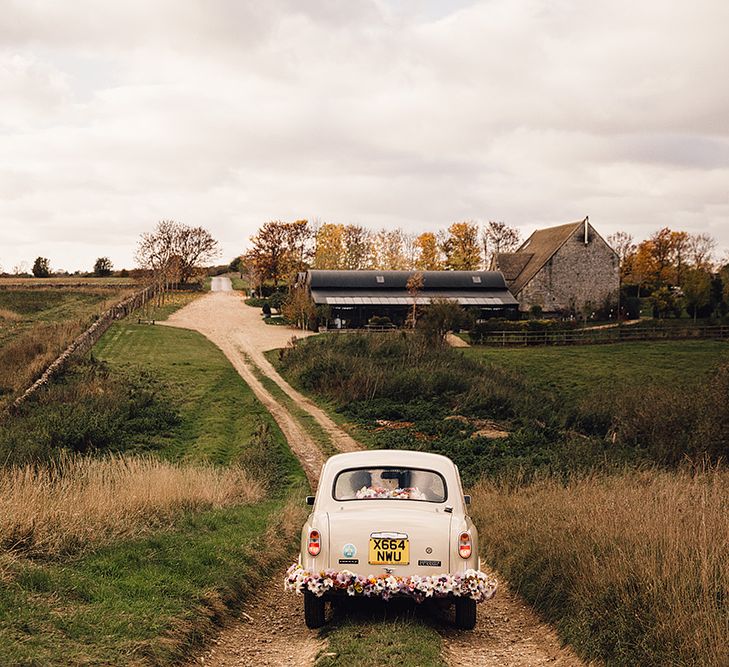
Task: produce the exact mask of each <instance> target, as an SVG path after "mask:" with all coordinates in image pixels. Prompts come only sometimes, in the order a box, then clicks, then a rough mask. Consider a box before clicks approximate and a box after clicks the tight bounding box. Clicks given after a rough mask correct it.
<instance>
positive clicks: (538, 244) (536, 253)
mask: <svg viewBox="0 0 729 667" xmlns="http://www.w3.org/2000/svg"><path fill="white" fill-rule="evenodd" d="M586 222H587V221H586V220H578V221H577V222H570V223H568V224H566V225H558V226H557V227H547V229H538V230H537V231H535V232H534V233H533V234H532V235H531V236H530V237H529V238H528V239H527V240H526V241H524V243H522V244H521V246H520V247H519V248H518V249H517V251H516V252H513V253H501V254H499V255H498V256H497V262H498V266H499V269H500V270H502V271H503V272H504V275H505V277H506V279H507V280H510V281H511V285H510V286H509V289H510V290H511V293H512V294H518V293H519V292H520V291H521V290H522V289H523V288H524V286H525V285H526V284H527V283H528V282H529V281H530V280H531V279H532V278H533V277H534V276H536V275H537V273H539V270H540V269H541V268H542V267H543V266H544V265H545V264H546V263H547V262H548V261H549V260H550V259H552V256H553V255H554V253H556V252H557V251H558V250H559V249H560V248H561V247H562V246H563V245H564V244H565V243H566V242H567V240H568V239H569V238H570V236H572V234H574V233H575V232H576V231H577V230H578V229H579V228H580V227H581V226H582V225H584V224H586ZM587 224H589V223H587ZM527 257H528V259H527V260H526V261H524V260H523V258H527ZM502 262H505V265H502ZM520 264H521V265H522V267H521V269H520V270H519V271H518V273H516V275H514V277H513V278H510V277H509V276H508V275H507V270H505V269H504V268H502V267H504V266H506V267H508V271H509V273H513V272H514V271H516V269H517V268H518V267H519V265H520Z"/></svg>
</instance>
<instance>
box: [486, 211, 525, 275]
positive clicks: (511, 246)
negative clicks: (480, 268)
mask: <svg viewBox="0 0 729 667" xmlns="http://www.w3.org/2000/svg"><path fill="white" fill-rule="evenodd" d="M481 240H482V241H483V252H484V259H485V262H486V267H489V266H490V265H491V261H492V259H493V256H494V255H498V254H499V253H502V252H514V251H515V250H516V249H517V248H518V247H519V244H520V243H521V234H520V233H519V230H518V229H517V228H516V227H510V226H509V225H507V224H506V223H504V222H495V221H493V220H489V222H488V223H486V226H485V227H484V229H483V233H482V235H481Z"/></svg>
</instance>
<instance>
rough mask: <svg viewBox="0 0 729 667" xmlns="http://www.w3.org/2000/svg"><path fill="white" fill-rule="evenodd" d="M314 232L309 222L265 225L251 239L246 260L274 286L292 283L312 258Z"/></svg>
mask: <svg viewBox="0 0 729 667" xmlns="http://www.w3.org/2000/svg"><path fill="white" fill-rule="evenodd" d="M311 240H312V232H311V228H310V227H309V224H308V221H306V220H296V221H295V222H282V221H281V220H272V221H270V222H266V223H264V224H263V225H262V226H261V228H260V229H259V230H258V231H257V232H256V233H255V234H254V235H253V236H252V237H251V243H252V247H251V249H250V250H249V251H248V252H247V253H246V255H245V260H246V262H247V263H248V264H249V265H250V267H251V271H252V272H253V273H254V274H255V275H256V276H257V277H258V278H259V279H260V281H261V282H262V281H265V280H268V281H270V282H272V283H273V286H274V288H275V287H277V286H278V285H279V284H280V283H281V282H282V281H283V282H286V283H288V284H291V283H293V281H294V279H295V278H296V274H297V273H298V272H299V271H303V270H304V269H305V268H306V267H307V265H308V260H309V258H310V256H311V252H312V248H311Z"/></svg>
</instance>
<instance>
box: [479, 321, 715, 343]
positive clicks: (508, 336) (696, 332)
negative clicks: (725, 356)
mask: <svg viewBox="0 0 729 667" xmlns="http://www.w3.org/2000/svg"><path fill="white" fill-rule="evenodd" d="M479 338H480V340H476V341H472V342H473V343H475V344H476V345H486V346H490V347H520V346H521V347H527V346H532V345H534V346H539V345H541V346H548V345H600V344H605V343H621V342H628V341H649V340H729V325H727V324H711V325H704V324H698V325H691V326H678V325H676V326H664V327H651V326H635V325H631V326H616V327H610V328H603V329H568V330H562V331H554V330H553V331H484V332H482V333H481V335H480V336H479Z"/></svg>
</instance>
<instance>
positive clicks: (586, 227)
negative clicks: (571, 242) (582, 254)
mask: <svg viewBox="0 0 729 667" xmlns="http://www.w3.org/2000/svg"><path fill="white" fill-rule="evenodd" d="M584 222H585V245H587V244H588V243H589V242H590V237H589V236H588V234H587V230H588V228H589V226H590V216H589V215H586V216H585V220H584Z"/></svg>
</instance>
